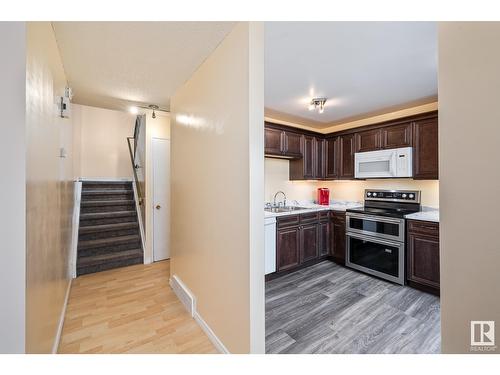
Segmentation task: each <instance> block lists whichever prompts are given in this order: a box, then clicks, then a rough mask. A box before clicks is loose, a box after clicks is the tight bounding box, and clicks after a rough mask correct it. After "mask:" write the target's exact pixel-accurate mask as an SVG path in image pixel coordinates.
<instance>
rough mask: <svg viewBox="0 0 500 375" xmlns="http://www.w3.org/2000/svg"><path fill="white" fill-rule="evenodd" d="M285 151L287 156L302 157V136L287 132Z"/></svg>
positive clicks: (285, 134) (285, 133)
mask: <svg viewBox="0 0 500 375" xmlns="http://www.w3.org/2000/svg"><path fill="white" fill-rule="evenodd" d="M283 134H284V143H285V147H284V151H285V154H286V155H287V156H296V157H301V156H302V150H301V138H302V136H301V135H300V134H298V133H292V132H288V131H285V132H284V133H283Z"/></svg>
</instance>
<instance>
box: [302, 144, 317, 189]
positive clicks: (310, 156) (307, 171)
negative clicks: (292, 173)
mask: <svg viewBox="0 0 500 375" xmlns="http://www.w3.org/2000/svg"><path fill="white" fill-rule="evenodd" d="M314 142H315V138H314V137H311V136H308V135H305V136H303V137H302V159H303V160H302V162H303V168H304V170H303V175H304V179H311V178H313V177H315V175H314V167H315V159H316V154H315V152H316V148H315V145H314Z"/></svg>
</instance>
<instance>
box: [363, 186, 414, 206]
mask: <svg viewBox="0 0 500 375" xmlns="http://www.w3.org/2000/svg"><path fill="white" fill-rule="evenodd" d="M365 200H377V201H387V202H408V203H420V191H418V190H372V189H367V190H365Z"/></svg>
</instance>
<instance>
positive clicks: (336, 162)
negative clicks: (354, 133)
mask: <svg viewBox="0 0 500 375" xmlns="http://www.w3.org/2000/svg"><path fill="white" fill-rule="evenodd" d="M339 151H340V138H339V137H333V138H327V139H326V140H325V151H324V155H325V178H326V179H336V178H338V177H339V167H340V153H339Z"/></svg>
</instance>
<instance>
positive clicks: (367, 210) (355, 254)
mask: <svg viewBox="0 0 500 375" xmlns="http://www.w3.org/2000/svg"><path fill="white" fill-rule="evenodd" d="M419 210H420V192H419V191H409V190H399V191H398V190H371V189H368V190H366V191H365V202H364V206H363V207H356V208H352V209H348V210H347V212H346V266H348V267H351V268H354V269H357V270H359V271H363V272H366V273H368V274H371V275H374V276H378V277H381V278H384V279H386V280H389V281H392V282H395V283H398V284H401V285H404V283H405V219H404V217H405V215H406V214H408V213H413V212H417V211H419Z"/></svg>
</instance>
